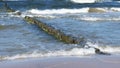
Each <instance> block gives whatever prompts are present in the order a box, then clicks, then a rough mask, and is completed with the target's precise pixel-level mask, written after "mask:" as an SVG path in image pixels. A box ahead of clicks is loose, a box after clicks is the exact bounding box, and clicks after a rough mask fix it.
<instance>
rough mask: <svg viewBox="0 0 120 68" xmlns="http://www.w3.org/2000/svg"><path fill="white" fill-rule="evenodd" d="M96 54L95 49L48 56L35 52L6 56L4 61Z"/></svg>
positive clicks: (51, 53)
mask: <svg viewBox="0 0 120 68" xmlns="http://www.w3.org/2000/svg"><path fill="white" fill-rule="evenodd" d="M92 54H95V52H94V49H93V48H90V49H85V48H74V49H72V50H70V51H64V50H60V51H54V52H53V51H50V52H48V53H46V54H43V53H39V52H37V51H34V52H33V53H31V54H18V55H15V56H6V57H4V58H2V60H15V59H25V58H37V57H49V56H80V57H82V56H86V55H92Z"/></svg>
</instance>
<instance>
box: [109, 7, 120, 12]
mask: <svg viewBox="0 0 120 68" xmlns="http://www.w3.org/2000/svg"><path fill="white" fill-rule="evenodd" d="M111 10H112V11H117V12H119V11H120V8H118V7H112V8H111Z"/></svg>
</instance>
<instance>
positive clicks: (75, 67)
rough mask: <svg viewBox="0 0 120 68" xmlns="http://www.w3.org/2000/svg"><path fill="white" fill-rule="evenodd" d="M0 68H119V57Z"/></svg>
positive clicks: (0, 65) (20, 62)
mask: <svg viewBox="0 0 120 68" xmlns="http://www.w3.org/2000/svg"><path fill="white" fill-rule="evenodd" d="M0 68H120V57H119V56H95V57H46V58H32V59H22V60H12V61H3V62H0Z"/></svg>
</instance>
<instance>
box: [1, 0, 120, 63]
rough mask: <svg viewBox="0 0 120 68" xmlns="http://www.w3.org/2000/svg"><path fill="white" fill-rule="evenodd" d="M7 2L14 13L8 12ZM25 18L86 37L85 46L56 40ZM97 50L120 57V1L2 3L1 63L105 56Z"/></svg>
mask: <svg viewBox="0 0 120 68" xmlns="http://www.w3.org/2000/svg"><path fill="white" fill-rule="evenodd" d="M5 3H7V6H8V7H10V8H11V9H14V10H15V12H7V9H6V6H5ZM17 12H21V15H17V14H16V13H17ZM25 16H30V17H34V18H37V19H39V20H40V21H42V22H44V23H47V24H49V25H52V26H54V27H55V28H57V29H59V30H61V31H63V32H64V33H66V34H71V35H74V36H76V37H80V36H82V37H84V38H85V41H86V43H85V47H82V48H81V47H79V46H80V45H78V44H67V43H64V42H62V41H59V40H57V39H56V38H55V37H54V36H52V35H49V34H47V33H46V32H44V31H43V30H42V29H41V28H39V27H38V26H36V25H34V24H29V23H28V22H27V21H25V20H24V17H25ZM86 45H87V46H90V48H88V47H87V46H86ZM94 47H95V48H98V49H100V50H101V51H102V52H105V53H110V54H111V55H112V56H116V55H117V56H120V1H119V0H114V1H113V0H3V1H0V61H7V60H19V59H30V58H44V57H94V56H97V57H99V56H102V55H99V54H96V53H95V49H94ZM111 55H110V56H111ZM107 56H109V55H107Z"/></svg>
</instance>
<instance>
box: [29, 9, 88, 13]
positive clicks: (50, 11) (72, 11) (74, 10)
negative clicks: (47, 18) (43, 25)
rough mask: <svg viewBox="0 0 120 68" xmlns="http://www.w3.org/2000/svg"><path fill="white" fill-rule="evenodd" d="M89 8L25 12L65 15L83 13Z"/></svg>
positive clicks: (30, 11)
mask: <svg viewBox="0 0 120 68" xmlns="http://www.w3.org/2000/svg"><path fill="white" fill-rule="evenodd" d="M88 10H89V8H81V9H50V10H38V9H31V10H29V11H27V12H28V13H32V14H66V13H85V12H88Z"/></svg>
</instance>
